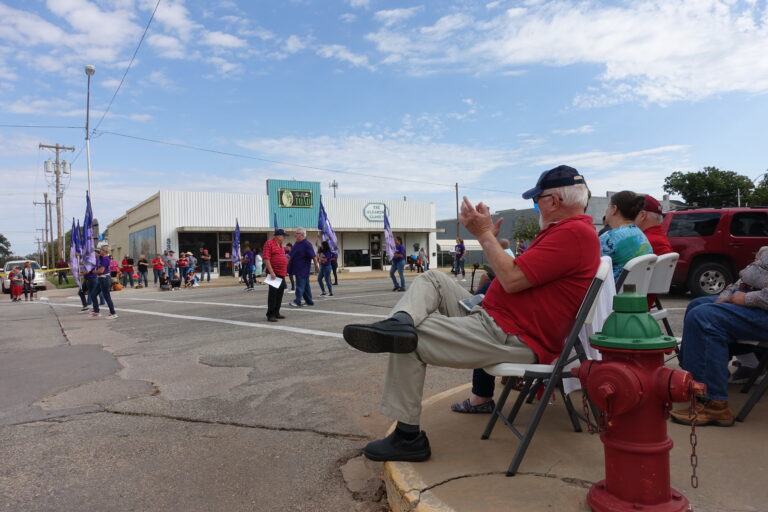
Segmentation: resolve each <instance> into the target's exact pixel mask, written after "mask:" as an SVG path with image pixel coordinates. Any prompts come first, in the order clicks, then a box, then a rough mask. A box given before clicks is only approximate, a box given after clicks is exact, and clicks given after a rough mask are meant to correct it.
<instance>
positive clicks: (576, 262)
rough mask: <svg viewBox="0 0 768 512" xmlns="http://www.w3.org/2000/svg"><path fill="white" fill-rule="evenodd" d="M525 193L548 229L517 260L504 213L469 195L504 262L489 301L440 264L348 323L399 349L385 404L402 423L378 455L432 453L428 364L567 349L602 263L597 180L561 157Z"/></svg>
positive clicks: (371, 449)
mask: <svg viewBox="0 0 768 512" xmlns="http://www.w3.org/2000/svg"><path fill="white" fill-rule="evenodd" d="M523 198H525V199H533V201H534V203H535V204H538V207H539V213H540V219H539V222H540V224H541V226H542V231H541V232H540V233H539V235H538V236H537V237H536V239H534V240H533V242H531V244H530V246H529V247H528V250H527V251H525V253H523V254H522V255H520V256H519V257H517V258H515V259H513V258H510V257H509V255H508V254H507V253H506V252H504V249H503V248H502V246H501V244H500V243H499V241H498V240H497V238H496V237H497V236H498V234H499V229H500V225H501V220H499V221H497V222H495V223H494V222H493V219H492V217H491V212H490V209H489V208H488V206H486V205H485V204H483V203H479V204H477V205H473V204H472V203H471V202H470V201H469V199H468V198H466V197H465V198H464V201H463V203H462V206H461V213H460V215H459V220H460V221H461V223H462V224H463V225H464V227H465V228H466V229H467V230H468V231H469V232H470V233H471V234H472V235H474V236H475V238H476V239H477V241H478V242H479V243H480V246H481V247H482V249H483V252H484V254H485V258H486V259H487V260H488V262H489V264H490V265H491V266H492V267H493V269H494V270H495V271H496V279H495V280H494V281H493V283H492V284H491V286H490V288H488V292H487V293H486V295H485V298H484V299H483V302H482V304H480V305H479V306H476V307H474V308H473V309H472V310H471V311H467V310H465V309H464V308H463V307H461V306H460V305H459V301H460V300H462V299H466V298H469V297H471V295H470V293H469V292H468V291H467V290H466V289H464V288H463V287H462V286H461V285H460V284H459V283H457V282H456V281H455V280H454V279H451V278H450V277H449V276H448V275H447V274H445V273H443V272H439V271H435V270H430V271H428V272H425V273H423V274H421V275H420V276H419V277H417V278H416V279H414V281H413V283H412V284H411V286H410V288H409V289H408V291H407V292H405V293H404V294H403V296H402V297H401V298H400V300H399V301H398V303H397V304H396V305H395V307H394V308H392V311H391V316H390V317H389V318H387V319H386V320H383V321H381V322H376V323H373V324H351V325H347V326H346V327H344V340H345V341H346V342H347V343H348V344H350V345H351V346H352V347H354V348H356V349H358V350H360V351H363V352H369V353H378V352H389V353H390V354H391V355H390V356H389V360H388V368H387V373H386V379H385V383H384V396H383V398H382V407H381V410H382V412H383V413H384V414H385V415H387V416H389V417H392V418H394V419H395V420H396V421H397V425H396V427H395V429H394V430H393V432H392V433H391V434H390V435H389V436H387V437H386V438H384V439H380V440H378V441H373V442H371V443H368V445H366V447H365V448H364V450H363V453H364V455H365V456H366V457H368V458H369V459H372V460H377V461H390V460H402V461H411V462H419V461H424V460H427V459H428V458H429V457H430V455H431V453H432V451H431V448H430V446H429V440H428V439H427V435H426V433H425V432H423V431H421V429H420V427H419V423H420V416H421V399H422V394H423V388H424V379H425V376H426V366H427V365H428V364H432V365H437V366H447V367H452V368H482V367H485V366H489V365H492V364H496V363H500V362H512V361H514V362H520V363H534V362H538V363H541V364H549V363H551V362H552V361H553V360H554V359H555V358H557V356H558V355H559V353H560V350H561V348H562V343H563V340H565V337H566V335H567V332H568V328H569V326H570V325H571V324H572V322H573V318H574V317H575V315H576V312H577V310H578V308H579V306H580V304H581V302H582V300H583V299H584V296H585V295H586V293H587V289H588V288H589V285H590V283H591V281H592V279H593V278H594V276H595V273H596V272H597V268H598V266H599V264H600V242H599V241H598V239H597V233H595V229H594V227H593V226H592V218H591V217H588V216H587V215H585V214H584V212H585V210H586V207H587V201H588V200H589V189H588V188H587V186H586V183H585V182H584V177H583V176H581V175H580V174H579V173H578V172H577V171H576V169H574V168H572V167H568V166H565V165H561V166H559V167H555V168H554V169H550V170H548V171H545V172H543V173H542V174H541V176H540V177H539V181H538V182H537V183H536V186H535V187H534V188H532V189H530V190H528V191H526V192H525V194H523ZM491 396H492V395H491ZM473 398H480V397H475V396H474V395H473ZM485 400H486V401H488V400H490V399H489V398H488V399H485Z"/></svg>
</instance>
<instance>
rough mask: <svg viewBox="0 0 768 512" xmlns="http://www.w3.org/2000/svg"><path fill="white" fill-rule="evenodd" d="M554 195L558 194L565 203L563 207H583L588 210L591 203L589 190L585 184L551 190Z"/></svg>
mask: <svg viewBox="0 0 768 512" xmlns="http://www.w3.org/2000/svg"><path fill="white" fill-rule="evenodd" d="M551 193H552V194H557V195H558V196H560V199H561V200H562V202H563V206H581V207H582V208H584V209H585V210H586V209H587V203H588V202H589V188H587V185H586V184H584V183H579V184H576V185H569V186H566V187H559V188H553V189H551Z"/></svg>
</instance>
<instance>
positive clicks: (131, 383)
mask: <svg viewBox="0 0 768 512" xmlns="http://www.w3.org/2000/svg"><path fill="white" fill-rule="evenodd" d="M316 289H317V287H316V286H314V290H315V291H316ZM390 290H391V288H390V285H389V284H388V281H387V280H385V279H377V280H358V281H352V280H350V281H346V282H345V281H343V280H342V281H341V286H339V287H337V288H335V289H334V297H328V298H321V297H316V299H317V300H316V303H315V304H316V305H315V306H314V307H312V308H309V307H307V308H302V309H299V310H297V309H294V308H289V307H287V301H288V300H289V293H288V292H287V293H286V307H284V309H283V314H284V315H285V316H286V317H287V318H286V319H285V320H283V321H280V322H279V323H277V324H272V323H267V322H266V321H265V318H264V314H265V304H266V296H267V290H266V286H260V287H257V288H256V290H255V291H254V292H252V293H244V292H243V291H242V289H241V288H239V287H216V288H213V287H212V288H199V289H193V290H182V291H178V292H165V293H161V292H158V291H155V290H154V289H153V288H149V289H145V290H124V291H121V292H117V293H114V294H113V297H114V300H115V305H116V307H117V310H118V314H119V318H118V319H116V320H107V319H105V318H99V319H92V318H89V317H88V315H86V314H81V313H80V310H79V306H80V303H79V300H78V299H77V298H76V296H75V295H74V293H73V292H72V291H71V290H58V291H57V290H53V291H49V292H44V293H42V294H41V296H44V299H47V301H46V300H43V301H38V302H35V303H20V304H19V303H16V304H11V303H10V301H7V302H6V301H2V303H0V322H1V324H0V325H2V333H3V335H2V337H1V338H0V390H2V392H1V393H0V458H2V460H3V464H2V468H1V469H0V503H2V506H3V507H4V509H5V510H14V511H49V510H50V511H69V510H72V511H75V510H77V511H80V510H110V511H113V510H114V511H122V510H126V511H129V510H137V511H138V510H141V511H149V510H185V511H196V510H201V511H202V510H206V511H209V510H225V511H240V510H258V511H262V510H264V511H271V510H280V511H294V510H295V511H304V510H307V511H315V510H340V511H341V510H343V511H346V510H380V509H381V508H382V507H383V506H384V505H383V502H379V501H378V500H381V492H380V490H377V489H376V487H377V485H376V483H375V482H373V483H372V482H367V487H366V485H365V484H366V481H365V473H363V476H362V477H361V476H360V474H359V473H360V472H359V471H358V472H357V473H358V474H357V476H349V473H353V472H352V471H350V470H349V467H350V466H349V464H350V461H358V459H357V458H358V457H359V455H360V452H361V449H362V447H363V445H364V444H365V443H366V442H367V441H368V440H370V439H374V438H378V437H380V436H381V434H382V432H384V431H385V430H386V428H387V427H388V425H389V423H390V422H389V420H387V419H386V418H384V417H383V416H382V415H381V414H379V412H378V401H379V398H380V395H381V393H380V391H381V386H382V382H383V372H384V369H385V364H386V357H387V356H386V355H373V356H372V355H369V354H362V353H359V352H356V351H354V350H353V349H351V348H349V347H348V346H347V345H346V344H345V343H344V341H343V339H342V338H341V331H342V329H343V326H344V325H346V324H347V323H351V322H361V321H362V322H365V321H376V320H377V319H380V318H383V317H384V316H385V315H386V314H387V313H388V312H389V308H391V307H392V306H393V305H394V304H395V302H396V301H397V299H398V297H399V295H398V294H397V293H393V292H391V291H390ZM469 378H470V372H469V371H464V370H462V371H459V370H451V369H436V368H432V369H430V370H429V371H428V375H427V382H426V386H425V397H428V396H431V395H433V394H435V393H438V392H440V391H444V390H445V389H448V388H451V387H453V386H456V385H459V384H463V383H465V382H467V381H468V379H469ZM357 465H360V464H359V461H358V464H357ZM345 466H347V470H344V469H343V468H344V467H345ZM368 470H369V471H374V472H375V470H376V467H373V468H371V467H370V465H368ZM355 479H357V480H360V481H362V482H363V483H362V484H361V483H360V482H357V483H356V484H355V483H351V482H352V481H353V480H355ZM361 479H362V480H361ZM376 507H379V508H376Z"/></svg>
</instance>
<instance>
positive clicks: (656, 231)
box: [643, 225, 674, 256]
mask: <svg viewBox="0 0 768 512" xmlns="http://www.w3.org/2000/svg"><path fill="white" fill-rule="evenodd" d="M643 233H645V236H646V237H647V238H648V241H649V242H651V249H653V254H655V255H656V256H661V255H662V254H668V253H670V252H674V249H672V245H671V244H670V243H669V239H668V238H667V235H666V233H664V230H663V229H661V226H659V225H656V226H651V227H649V228H648V229H646V230H645V231H643Z"/></svg>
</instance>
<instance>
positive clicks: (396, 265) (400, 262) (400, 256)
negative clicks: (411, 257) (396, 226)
mask: <svg viewBox="0 0 768 512" xmlns="http://www.w3.org/2000/svg"><path fill="white" fill-rule="evenodd" d="M404 271H405V247H403V239H402V238H400V237H399V236H396V237H395V254H394V255H393V256H392V265H391V266H390V268H389V277H390V278H391V279H392V283H393V284H394V285H395V287H394V288H392V291H393V292H404V291H405V277H404V275H403V273H404ZM395 272H397V273H398V274H399V275H400V283H399V284H398V282H397V279H396V278H395Z"/></svg>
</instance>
